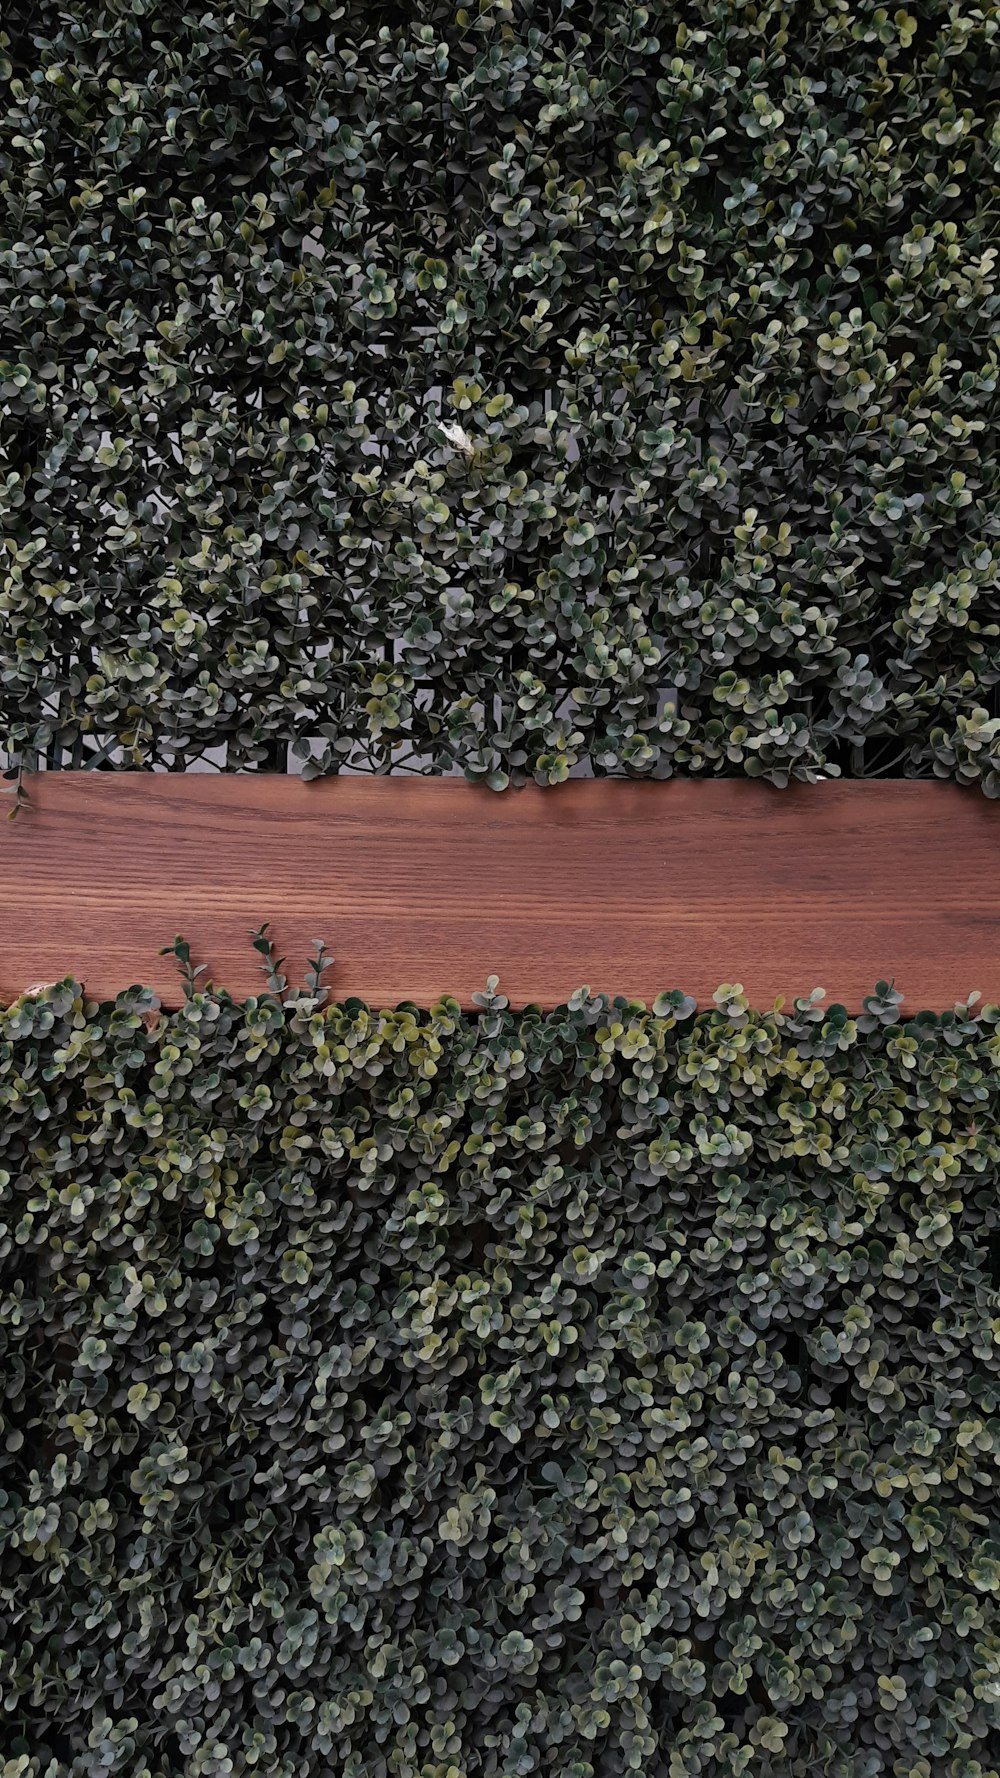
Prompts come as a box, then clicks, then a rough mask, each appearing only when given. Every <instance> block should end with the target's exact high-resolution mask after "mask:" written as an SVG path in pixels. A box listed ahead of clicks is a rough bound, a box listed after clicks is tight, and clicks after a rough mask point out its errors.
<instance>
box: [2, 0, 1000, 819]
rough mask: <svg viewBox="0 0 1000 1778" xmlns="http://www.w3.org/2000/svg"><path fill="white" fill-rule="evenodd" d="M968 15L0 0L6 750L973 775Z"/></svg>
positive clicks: (282, 761) (991, 262) (988, 356)
mask: <svg viewBox="0 0 1000 1778" xmlns="http://www.w3.org/2000/svg"><path fill="white" fill-rule="evenodd" d="M998 42H1000V9H998V7H997V5H996V4H995V3H994V0H982V3H981V4H979V5H974V4H963V3H960V0H921V4H920V5H919V6H914V7H913V9H912V10H911V9H909V8H908V7H905V6H904V7H900V8H896V9H894V8H893V7H892V6H891V5H889V6H883V5H876V4H874V0H799V3H798V4H796V5H795V6H794V7H793V6H791V5H780V4H778V3H777V0H684V3H682V4H664V3H662V0H661V3H658V4H652V3H650V4H638V3H637V0H591V4H590V5H588V6H586V7H583V6H578V5H573V4H571V3H570V0H466V4H464V5H457V6H456V5H455V4H454V3H453V0H411V3H410V4H401V3H400V4H397V3H395V0H232V3H228V4H227V3H226V0H205V3H204V4H199V5H197V6H188V5H185V4H184V3H183V0H103V3H102V0H30V3H29V0H8V3H7V4H6V5H5V6H4V9H3V18H2V29H0V89H2V99H3V103H2V105H0V355H2V362H0V415H2V419H3V428H2V440H0V469H2V474H0V487H2V496H0V498H2V502H3V504H2V509H0V519H2V525H3V530H4V534H5V538H6V542H5V553H4V555H3V557H2V562H3V577H2V583H0V744H2V745H3V746H4V747H5V748H6V749H7V752H8V755H9V757H10V759H11V760H12V761H13V762H14V763H15V764H17V763H20V764H22V765H23V764H24V763H27V765H28V766H29V767H30V766H31V765H33V764H34V763H35V762H36V761H37V760H38V758H39V757H41V756H44V757H45V758H46V759H47V760H48V762H49V763H50V764H56V765H71V766H73V765H75V766H80V765H91V764H92V765H99V764H110V765H125V766H135V765H139V766H147V765H152V764H161V765H167V766H174V767H183V766H184V765H186V764H189V763H191V762H192V761H193V760H195V759H197V758H199V757H201V756H202V755H205V754H209V755H210V756H211V757H212V758H218V757H219V754H218V752H215V753H213V752H212V750H220V749H221V750H222V761H223V763H224V764H227V765H228V766H229V767H230V768H239V769H244V768H254V767H257V766H269V767H271V768H272V769H273V768H275V767H278V768H282V769H283V768H284V767H285V766H286V765H288V763H289V758H290V750H292V763H293V764H294V763H295V762H297V763H298V765H299V766H302V767H304V769H305V770H306V771H307V772H310V773H317V772H331V771H336V770H338V769H341V768H342V767H344V766H345V765H349V766H353V767H361V768H362V769H374V770H379V771H381V770H388V769H390V768H392V769H397V770H401V769H413V770H421V771H424V770H430V771H447V770H453V769H456V770H461V771H464V772H465V773H466V774H467V775H468V776H469V777H471V778H474V779H479V780H483V781H485V782H487V783H489V784H491V785H493V786H495V787H497V788H502V787H503V786H504V785H506V784H507V783H508V782H513V783H518V782H522V781H524V780H526V779H529V778H534V779H536V780H538V781H539V782H541V783H552V782H557V781H559V780H560V779H562V778H564V777H565V776H566V775H567V773H568V772H569V771H571V770H572V769H573V768H574V767H576V768H577V769H578V770H588V771H592V772H594V773H598V774H606V773H623V774H628V775H641V774H651V775H654V776H661V777H662V776H667V775H669V774H670V773H672V772H683V773H701V774H711V773H729V774H732V773H743V772H747V773H750V774H759V775H763V776H765V777H767V778H770V779H772V780H773V781H774V782H776V783H784V782H786V781H787V780H788V779H789V778H806V779H808V778H811V777H813V776H815V775H817V774H823V775H827V776H829V775H831V774H836V773H837V772H849V773H852V774H854V775H860V774H870V773H884V772H893V773H897V774H903V775H918V776H931V775H941V776H946V777H957V778H959V779H960V780H963V781H966V780H968V781H976V782H980V783H982V784H983V786H984V788H986V789H987V790H988V791H989V792H991V793H992V794H997V793H998V792H1000V622H998V619H1000V600H998V594H997V571H998V561H1000V526H998V519H997V512H998V501H1000V474H998V452H997V416H998V352H997V328H998V315H1000V296H998V283H997V254H998V247H1000V197H998V192H1000V131H998V127H997V123H996V116H997V99H998V96H1000V49H998Z"/></svg>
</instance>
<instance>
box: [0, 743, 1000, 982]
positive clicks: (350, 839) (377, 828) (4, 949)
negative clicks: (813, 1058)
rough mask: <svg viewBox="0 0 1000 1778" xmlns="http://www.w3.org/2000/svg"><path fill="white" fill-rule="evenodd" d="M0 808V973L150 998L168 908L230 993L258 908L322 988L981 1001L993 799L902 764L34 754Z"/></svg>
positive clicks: (158, 978)
mask: <svg viewBox="0 0 1000 1778" xmlns="http://www.w3.org/2000/svg"><path fill="white" fill-rule="evenodd" d="M29 792H30V796H31V801H32V807H31V808H30V809H29V810H28V811H27V812H26V813H24V814H23V815H20V816H19V817H18V819H17V820H16V821H13V822H2V823H0V918H2V928H0V997H2V998H3V999H4V1000H5V1001H9V1000H11V999H13V998H14V997H15V996H16V995H17V994H18V993H20V992H21V991H23V989H24V988H25V987H26V986H27V985H28V984H30V983H32V982H36V981H51V980H53V979H55V978H56V977H59V976H62V975H65V974H67V973H72V974H75V975H77V976H78V977H79V978H80V979H82V980H83V981H84V983H85V984H86V987H87V990H88V992H89V994H91V995H92V996H93V997H95V998H101V999H103V998H106V997H110V996H112V995H114V994H115V993H116V992H118V991H119V990H120V989H121V988H123V987H127V986H129V985H130V984H132V983H135V982H145V983H147V984H149V985H151V986H152V987H154V988H155V989H156V991H157V993H159V994H160V995H161V996H162V998H163V1000H164V1002H165V1003H166V1004H175V1003H176V1001H177V998H178V977H177V973H176V965H175V963H174V961H173V960H172V959H170V958H167V959H164V958H161V957H160V956H159V955H158V951H159V948H160V946H161V945H163V944H168V943H170V941H171V940H172V939H173V937H174V935H175V933H178V932H182V933H183V934H184V935H185V937H186V938H187V939H188V940H189V941H190V944H191V947H192V952H193V954H194V956H195V959H196V961H198V962H206V963H208V965H209V967H210V974H211V976H212V978H213V979H214V980H215V981H216V982H218V983H220V984H222V985H224V986H225V987H227V988H228V989H229V990H230V992H231V993H233V994H234V995H236V996H238V997H240V998H242V997H243V996H245V995H247V994H250V993H256V992H258V991H259V989H260V987H261V985H262V980H263V978H262V976H261V974H260V969H259V959H258V958H257V957H256V956H255V954H254V953H253V951H252V948H251V946H250V941H249V938H248V936H247V934H248V931H249V929H250V928H251V927H254V926H257V925H259V924H260V922H261V921H263V920H270V921H271V923H272V930H273V934H274V937H275V939H276V941H277V944H278V947H279V951H280V952H281V953H283V954H284V955H285V956H286V958H287V959H288V966H287V972H288V974H289V978H290V980H292V981H301V979H302V972H303V967H304V963H305V959H306V957H307V954H308V952H309V949H310V946H311V941H312V939H313V938H314V937H322V938H324V939H325V940H326V942H327V944H328V946H329V948H330V950H331V951H333V953H334V954H335V956H336V958H337V962H336V966H335V968H334V971H333V972H332V975H331V977H330V978H329V979H330V980H331V981H332V984H333V990H334V993H335V994H336V996H337V997H338V998H344V997H346V996H348V995H359V996H361V997H363V998H364V999H365V1000H367V1001H369V1002H370V1003H371V1004H377V1005H382V1006H391V1005H395V1004H396V1003H397V1002H398V1001H400V1000H413V1001H416V1002H418V1003H421V1004H424V1005H426V1004H428V1003H429V1002H430V1001H432V1000H433V999H435V998H436V997H437V996H438V995H440V994H442V993H446V992H447V993H453V994H455V995H457V996H458V997H459V998H460V999H462V1000H463V1002H464V1003H465V1004H469V1002H470V996H471V994H472V992H473V991H474V990H475V989H477V988H480V987H481V986H482V985H483V982H484V980H485V978H486V976H487V975H488V974H489V973H491V972H493V971H495V972H496V973H498V974H499V975H500V978H501V988H502V990H503V991H504V992H505V993H506V994H508V995H509V997H510V999H511V1001H512V1003H513V1004H514V1005H522V1004H524V1003H525V1002H528V1001H538V1002H541V1003H542V1004H543V1005H552V1004H555V1003H556V1002H558V1001H560V1000H562V999H563V998H565V997H566V996H567V995H568V994H569V993H571V992H572V990H573V989H574V988H576V987H578V986H580V985H581V984H582V983H584V982H586V983H588V984H589V985H590V987H591V988H592V989H594V990H597V989H602V990H604V991H606V992H608V993H611V994H615V993H625V994H629V995H632V996H636V997H639V998H642V999H644V1000H646V1001H648V1000H650V999H651V998H652V997H653V995H654V994H656V993H657V992H658V991H659V990H660V989H661V988H669V987H675V986H679V987H683V988H684V989H685V990H686V991H687V992H688V993H691V994H694V995H695V996H696V997H697V999H698V1001H699V1003H704V1002H705V1001H708V1000H710V998H711V994H712V992H713V990H714V989H715V988H716V987H717V986H718V984H719V983H720V982H722V981H729V982H731V981H740V982H742V983H743V984H744V986H745V988H746V990H747V992H748V994H749V995H750V997H751V999H752V1001H753V1002H754V1004H756V1005H768V1004H770V1003H771V1001H772V1000H773V999H774V997H775V995H777V994H783V995H785V996H786V997H791V996H792V995H794V994H800V993H808V991H809V990H810V989H811V988H813V987H814V986H822V987H824V988H825V989H826V990H827V993H828V995H829V997H830V998H831V999H836V1000H841V1001H843V1002H845V1003H846V1004H847V1005H848V1006H850V1007H851V1008H854V1009H856V1008H857V1007H858V1006H859V1005H860V1000H861V997H862V995H863V994H864V993H866V992H868V991H869V990H870V989H871V987H872V986H873V984H874V983H875V981H876V980H878V979H879V978H885V979H894V980H895V982H896V985H897V986H898V987H899V988H900V989H901V990H902V991H903V993H904V994H905V997H906V1001H905V1004H906V1006H907V1007H908V1008H909V1009H911V1010H916V1009H918V1008H922V1007H933V1008H939V1009H940V1008H944V1007H947V1006H950V1005H952V1003H953V1002H954V1001H955V1000H957V999H962V998H964V997H965V996H966V995H967V994H968V993H969V992H970V991H971V990H973V989H978V990H979V991H980V992H982V993H983V994H984V995H985V996H986V998H987V999H995V1000H1000V887H998V885H1000V873H998V864H1000V806H998V805H997V804H995V803H990V802H988V801H987V800H986V799H984V798H983V797H982V796H981V795H980V794H979V793H978V792H975V791H962V790H958V789H956V788H955V787H953V786H951V785H947V784H935V783H918V782H902V781H893V782H872V783H844V784H839V783H823V784H818V785H812V786H799V787H796V788H793V789H790V790H787V791H777V790H774V789H773V788H771V787H770V786H768V785H761V784H753V783H747V782H742V781H741V782H737V781H715V782H711V783H693V782H691V781H673V782H670V783H666V784H653V783H630V782H627V781H621V780H619V781H614V782H608V781H604V782H598V783H593V782H583V781H581V782H573V783H569V784H565V785H562V786H560V787H559V788H558V789H554V790H540V789H537V788H535V787H533V786H530V787H528V788H526V789H524V790H521V791H514V792H508V793H506V794H504V795H501V796H497V795H495V794H494V793H492V792H490V791H487V790H478V789H476V788H474V787H472V786H470V785H467V784H465V783H463V782H460V781H455V780H449V779H405V778H375V779H373V778H341V779H324V780H320V781H318V782H315V783H311V784H303V783H302V782H301V781H300V780H298V779H295V778H288V777H282V776H277V775H275V776H264V775H252V774H247V775H244V776H219V777H210V776H203V775H190V776H183V775H179V774H178V775H174V774H150V773H86V772H84V773H43V774H41V775H39V776H38V777H36V778H34V779H32V780H31V782H30V784H29Z"/></svg>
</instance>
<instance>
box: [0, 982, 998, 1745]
mask: <svg viewBox="0 0 1000 1778" xmlns="http://www.w3.org/2000/svg"><path fill="white" fill-rule="evenodd" d="M320 973H321V972H319V971H317V973H316V977H315V980H314V981H313V983H312V987H311V990H310V991H309V992H307V993H302V992H299V991H292V992H290V993H287V992H286V993H285V994H284V995H283V994H282V993H281V992H280V989H281V981H280V978H279V977H277V976H276V975H275V974H274V972H273V971H272V975H271V982H272V986H271V987H269V988H268V990H267V991H266V992H264V993H262V994H261V996H260V997H257V998H252V999H250V1000H248V1001H247V1002H246V1003H245V1004H238V1003H236V1002H234V1001H233V1000H231V999H230V998H229V997H228V996H227V995H226V994H225V993H221V992H218V991H216V990H215V989H212V988H211V987H208V988H205V989H202V988H201V987H200V986H199V984H198V982H197V981H196V980H195V979H194V975H193V972H191V971H190V966H188V974H189V980H188V998H187V999H186V1000H185V1002H184V1004H183V1005H182V1006H181V1008H180V1010H178V1011H176V1012H171V1013H166V1012H163V1011H162V1010H161V1009H159V1008H158V1007H157V1005H156V1002H155V999H154V997H153V995H152V994H151V993H150V992H148V991H146V990H144V989H141V988H134V989H130V990H129V991H128V992H126V993H124V994H122V995H120V996H119V997H118V999H117V1001H116V1002H115V1003H114V1004H113V1005H110V1004H103V1005H102V1004H97V1003H95V1002H93V1001H90V1000H87V999H86V998H85V997H84V994H83V992H82V990H81V988H80V986H79V984H77V983H76V982H73V981H71V980H67V981H65V982H61V983H59V984H57V985H56V986H54V987H53V988H49V989H47V990H44V991H40V992H32V993H31V994H29V995H27V996H25V997H22V998H21V999H19V1000H18V1001H17V1002H16V1003H15V1004H14V1005H13V1006H12V1007H11V1008H10V1009H9V1010H8V1011H6V1012H3V1013H0V1132H2V1149H0V1165H2V1171H0V1188H2V1191H0V1205H2V1216H3V1225H2V1233H3V1248H2V1251H3V1281H2V1283H3V1289H2V1328H3V1347H4V1361H3V1364H2V1367H0V1389H2V1406H3V1421H2V1427H0V1450H2V1452H3V1456H2V1463H3V1475H2V1478H0V1479H2V1484H3V1492H2V1493H0V1541H2V1551H3V1553H2V1559H0V1584H2V1591H0V1616H2V1624H0V1630H2V1636H0V1645H2V1654H0V1707H2V1708H0V1716H2V1722H3V1728H2V1730H0V1771H2V1773H3V1778H43V1775H44V1778H70V1775H73V1778H77V1775H80V1778H82V1775H83V1774H86V1775H87V1778H107V1775H110V1774H128V1775H129V1778H195V1775H197V1778H231V1775H242V1774H254V1773H257V1774H266V1775H267V1778H332V1775H333V1774H336V1775H337V1778H486V1775H489V1778H525V1775H528V1774H531V1775H537V1778H624V1775H626V1774H628V1773H637V1774H641V1778H722V1775H726V1778H736V1775H744V1774H745V1775H746V1778H793V1775H794V1778H816V1775H817V1774H822V1775H823V1778H882V1775H885V1778H996V1775H997V1750H998V1748H1000V1735H998V1731H1000V1493H998V1454H1000V1409H998V1403H1000V1296H998V1283H1000V1208H998V1195H997V1173H998V1164H1000V1103H998V1101H1000V1007H997V1006H985V1007H979V1006H977V1005H976V1002H977V1000H978V996H972V997H971V998H970V1000H969V1001H968V1003H966V1004H963V1005H960V1006H957V1007H956V1008H955V1009H954V1011H953V1012H950V1013H945V1014H943V1015H933V1014H930V1013H918V1014H916V1015H915V1016H906V1015H905V1014H904V1013H903V1012H902V1011H901V996H900V994H899V993H898V991H896V990H894V989H891V988H888V987H887V986H886V984H885V983H881V984H879V985H878V987H877V989H876V991H875V993H874V994H873V995H872V996H870V997H869V998H868V1000H867V1001H866V1002H865V1009H864V1012H863V1014H862V1015H860V1016H858V1017H848V1015H847V1013H846V1012H845V1010H844V1009H843V1008H842V1007H837V1006H832V1007H826V1006H824V1005H823V1004H822V999H821V991H820V990H817V991H816V993H815V994H814V995H812V996H810V997H809V998H803V999H801V1000H797V1001H795V1002H793V1004H792V1006H791V1007H790V1008H785V1009H782V1008H781V1005H780V1003H778V1004H777V1005H776V1006H775V1007H774V1008H773V1009H771V1010H769V1011H766V1012H755V1011H752V1010H751V1009H750V1008H749V1007H748V1006H747V1004H746V1001H745V998H744V996H743V995H742V993H741V991H740V989H739V987H738V986H727V987H723V988H721V989H720V990H719V992H718V993H717V995H716V996H715V1005H714V1006H713V1007H711V1008H708V1009H705V1010H701V1011H696V1010H695V1008H694V1005H693V1003H692V1002H691V1001H690V1000H689V999H688V998H687V997H685V996H684V995H683V994H681V993H679V992H676V993H673V994H666V995H663V996H661V997H660V998H659V1000H657V1001H656V1002H655V1003H654V1005H653V1007H652V1009H651V1010H647V1009H645V1008H644V1007H643V1006H642V1005H641V1004H639V1003H636V1002H629V1001H626V1000H624V999H621V998H619V999H615V1000H613V1001H609V1000H608V998H607V997H605V996H601V995H592V994H590V992H589V990H587V989H582V990H581V991H580V992H579V993H578V994H577V995H575V996H574V997H573V998H572V999H571V1000H570V1001H569V1003H568V1004H566V1005H564V1006H561V1007H559V1008H558V1009H557V1010H556V1011H554V1012H550V1013H542V1012H541V1011H539V1010H538V1009H537V1008H531V1007H529V1008H528V1009H527V1010H526V1011H523V1012H518V1013H515V1012H513V1011H511V1010H510V1009H509V1008H508V1007H506V1004H505V1002H504V1000H503V997H502V996H501V995H499V993H498V992H497V991H496V984H495V982H491V983H490V984H488V991H487V993H486V994H485V995H483V996H482V997H481V1004H480V1008H479V1010H478V1011H477V1012H475V1013H474V1014H471V1015H469V1014H465V1013H462V1012H461V1010H460V1009H459V1006H458V1004H457V1002H456V1001H454V1000H452V999H442V1000H441V1001H440V1002H438V1004H436V1005H435V1006H433V1007H432V1008H431V1009H430V1010H429V1011H419V1010H418V1009H417V1008H415V1007H413V1006H409V1005H402V1006H400V1007H398V1008H396V1009H394V1010H390V1011H382V1012H376V1011H370V1010H369V1009H368V1008H366V1007H365V1006H364V1005H362V1004H361V1003H360V1002H359V1001H348V1002H346V1003H344V1004H337V1003H332V1004H331V1003H327V1002H325V995H324V992H323V990H322V988H321V987H320V985H319V976H320ZM4 1759H5V1761H6V1763H3V1762H4Z"/></svg>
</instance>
